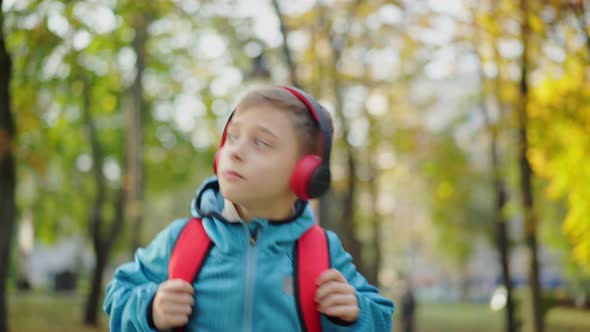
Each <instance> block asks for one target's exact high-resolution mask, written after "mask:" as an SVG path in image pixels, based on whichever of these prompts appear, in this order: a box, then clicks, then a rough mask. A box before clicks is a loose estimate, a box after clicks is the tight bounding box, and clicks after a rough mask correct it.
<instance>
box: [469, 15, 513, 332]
mask: <svg viewBox="0 0 590 332" xmlns="http://www.w3.org/2000/svg"><path fill="white" fill-rule="evenodd" d="M473 16H474V17H475V13H474V15H473ZM475 31H476V35H475V40H474V45H475V50H476V54H477V57H478V59H479V70H478V74H479V79H480V89H481V92H482V97H481V105H480V106H481V107H480V109H481V112H482V116H483V118H484V122H485V125H486V129H487V132H488V134H489V138H490V147H489V150H488V153H489V159H490V161H491V163H492V178H493V180H492V186H493V189H494V194H495V195H494V225H495V237H496V248H497V249H498V253H499V254H500V268H501V270H502V281H503V283H504V287H505V288H506V310H505V312H504V313H505V314H506V318H505V324H506V326H505V331H506V332H515V331H517V328H518V327H517V324H516V319H515V310H514V309H515V308H514V294H513V290H512V276H511V272H510V239H509V236H508V229H507V227H506V222H507V220H506V217H505V216H504V208H505V207H506V203H507V202H508V194H507V189H506V184H505V182H504V180H503V178H502V165H501V161H500V149H499V147H498V136H499V128H500V125H501V121H502V118H503V115H504V112H503V111H502V109H503V107H502V100H501V99H500V98H501V97H500V95H499V93H500V88H501V81H500V80H501V79H500V74H498V75H497V76H496V78H495V86H494V88H495V98H496V104H497V107H498V114H499V115H498V117H499V119H498V120H497V122H496V124H494V123H492V119H491V116H490V114H489V110H488V106H487V105H488V104H487V101H486V96H487V94H486V88H485V82H486V78H485V74H484V71H483V61H482V57H481V55H480V52H479V43H480V41H479V27H477V26H476V27H475ZM494 55H495V61H496V63H497V65H498V66H499V65H500V63H499V61H500V56H499V53H498V50H497V48H496V47H494Z"/></svg>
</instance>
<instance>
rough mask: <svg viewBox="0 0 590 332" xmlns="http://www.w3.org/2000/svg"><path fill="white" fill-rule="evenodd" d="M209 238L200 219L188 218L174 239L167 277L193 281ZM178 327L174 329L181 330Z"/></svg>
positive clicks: (207, 251) (204, 255) (205, 254)
mask: <svg viewBox="0 0 590 332" xmlns="http://www.w3.org/2000/svg"><path fill="white" fill-rule="evenodd" d="M211 247H212V246H211V239H210V238H209V236H208V235H207V232H205V229H204V228H203V222H202V220H201V219H198V218H192V219H190V220H189V221H188V222H187V223H186V225H185V226H184V228H183V229H182V231H181V232H180V235H179V236H178V239H177V240H176V243H175V244H174V249H173V250H172V254H171V255H170V262H169V263H168V279H182V280H184V281H186V282H189V283H191V284H192V283H193V281H194V280H195V279H196V278H197V275H198V273H199V271H200V269H201V266H202V265H203V261H204V260H205V258H206V257H207V254H208V253H209V249H211ZM182 330H183V328H182V327H180V328H178V329H176V331H182Z"/></svg>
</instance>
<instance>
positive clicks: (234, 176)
mask: <svg viewBox="0 0 590 332" xmlns="http://www.w3.org/2000/svg"><path fill="white" fill-rule="evenodd" d="M221 175H222V176H223V177H224V178H225V179H226V180H230V181H231V180H238V179H242V180H243V179H244V177H243V176H242V175H241V174H240V173H238V172H236V171H232V170H226V171H223V173H221Z"/></svg>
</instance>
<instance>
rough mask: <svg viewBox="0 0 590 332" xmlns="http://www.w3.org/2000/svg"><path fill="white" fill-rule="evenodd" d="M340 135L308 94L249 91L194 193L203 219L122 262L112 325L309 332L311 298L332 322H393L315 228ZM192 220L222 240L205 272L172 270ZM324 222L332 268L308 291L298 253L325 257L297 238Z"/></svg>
mask: <svg viewBox="0 0 590 332" xmlns="http://www.w3.org/2000/svg"><path fill="white" fill-rule="evenodd" d="M332 136H333V127H332V119H331V117H330V114H329V113H328V112H327V111H326V110H325V109H324V108H323V107H321V106H320V105H319V104H318V103H317V102H316V101H315V100H314V99H313V98H312V97H311V96H309V95H307V94H306V93H305V92H303V91H301V90H299V89H294V88H290V87H274V86H273V87H264V88H259V89H255V90H253V91H251V92H250V93H248V94H247V95H246V96H245V97H244V98H243V99H242V100H241V101H240V102H239V104H238V106H237V108H236V109H235V111H234V112H233V113H232V115H231V116H230V117H229V120H228V122H227V124H226V126H225V129H224V131H223V136H222V141H221V147H220V149H219V152H218V153H217V155H216V157H215V161H214V165H215V173H216V174H217V175H218V176H219V177H217V176H213V177H210V178H208V179H206V180H205V181H204V183H203V184H202V185H201V187H200V188H199V189H198V191H197V195H196V196H195V197H194V199H193V200H192V203H191V212H192V216H193V217H194V218H196V219H182V220H177V221H175V222H173V223H171V224H170V225H169V226H168V227H167V228H166V229H164V230H163V231H162V232H161V233H160V234H158V235H157V236H156V238H155V239H154V240H153V241H152V242H151V244H150V245H149V246H148V247H147V248H145V249H143V248H141V249H138V251H137V253H136V255H135V261H134V262H130V263H127V264H124V265H122V266H120V267H119V268H118V269H117V270H116V272H115V275H114V277H113V280H112V281H111V282H110V283H109V284H108V286H107V289H106V297H105V301H104V310H105V312H106V313H107V314H108V315H109V316H110V317H109V319H110V322H109V326H110V330H111V331H113V332H119V331H124V332H128V331H157V330H160V331H163V330H168V329H171V328H176V327H181V326H184V329H185V331H216V332H222V331H228V332H236V331H252V332H263V331H280V332H290V331H302V330H304V329H306V326H308V325H307V321H305V322H304V318H303V316H304V315H307V314H310V311H309V310H304V309H302V308H308V309H309V308H311V316H313V317H316V319H317V320H315V322H316V323H317V324H318V325H320V323H321V325H320V326H321V330H322V331H335V332H336V331H342V332H344V331H362V332H371V331H380V332H390V331H391V327H392V314H393V310H394V307H393V303H392V302H391V301H390V300H389V299H386V298H384V297H382V296H381V295H380V294H379V292H378V290H377V288H375V287H374V286H371V285H370V284H368V282H367V281H366V279H365V278H364V277H363V276H362V275H361V274H360V273H359V272H357V271H356V268H355V266H354V265H353V262H352V258H351V256H350V254H348V253H347V252H346V251H345V250H344V249H343V248H342V245H341V243H340V240H339V239H338V237H337V236H336V235H335V234H334V233H333V232H330V231H325V232H324V231H323V230H321V229H319V228H318V226H315V223H314V219H315V218H314V215H313V212H312V209H311V207H310V206H309V204H308V200H309V199H310V198H316V197H319V196H321V195H322V194H323V193H324V192H325V191H326V190H327V189H328V188H329V186H330V173H329V171H330V169H329V158H330V150H331V146H332V145H331V142H332ZM189 223H192V224H191V225H202V226H201V228H200V230H202V229H204V232H206V236H207V237H208V238H209V239H210V240H211V243H212V246H211V247H210V249H209V251H208V252H207V253H206V255H207V256H206V257H207V259H205V260H204V263H203V265H202V267H201V268H200V270H199V272H198V274H197V276H196V278H195V279H194V280H191V281H190V282H187V281H185V280H184V279H169V270H168V268H169V262H170V260H171V256H172V257H173V258H174V257H175V256H174V255H172V253H173V249H175V244H177V243H179V242H180V241H179V240H178V239H179V237H180V236H182V235H184V234H187V233H181V232H182V231H183V229H185V227H187V225H189ZM312 230H316V231H318V230H319V232H320V233H318V232H316V233H315V234H320V236H319V237H315V239H318V238H319V239H323V240H321V241H323V242H322V243H324V244H328V245H327V246H323V247H321V248H317V249H322V250H324V253H325V254H324V257H326V258H328V259H329V266H328V267H327V268H326V269H325V270H323V272H321V273H319V274H318V277H317V278H314V280H303V281H304V282H307V283H306V285H307V286H305V287H307V288H306V289H309V290H312V292H311V293H306V294H307V295H311V296H306V297H304V296H303V293H301V292H302V291H303V290H302V289H299V287H298V285H299V282H301V280H297V279H298V278H297V276H298V275H299V273H301V270H306V269H308V265H305V264H303V265H302V266H300V269H299V268H298V267H297V266H298V265H296V264H294V262H296V261H298V259H303V261H304V262H308V263H309V265H314V264H315V262H314V261H313V260H314V259H315V257H316V254H317V252H312V250H307V251H304V252H303V253H302V254H301V251H298V250H299V249H298V248H299V247H297V245H298V244H299V243H301V242H300V240H301V241H303V240H302V236H303V235H305V234H309V233H308V232H310V231H312ZM199 234H202V233H199ZM308 238H309V237H308ZM183 243H185V242H183ZM308 243H309V242H308ZM193 244H194V245H196V244H195V243H193ZM304 247H305V246H304ZM307 248H308V249H309V247H307ZM302 250H303V249H302ZM320 251H321V250H320ZM174 253H176V252H174ZM300 255H305V256H306V257H300ZM310 258H312V259H310ZM328 259H326V261H328ZM173 261H174V260H173ZM183 263H184V262H181V265H184V266H185V267H186V266H190V262H188V261H187V262H186V264H183ZM301 301H303V302H304V303H303V305H302V303H301ZM310 304H311V306H310ZM318 312H319V313H318ZM305 317H309V316H305ZM316 326H317V325H316ZM313 330H314V331H315V330H316V329H313ZM318 330H319V329H318Z"/></svg>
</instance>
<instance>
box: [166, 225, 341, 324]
mask: <svg viewBox="0 0 590 332" xmlns="http://www.w3.org/2000/svg"><path fill="white" fill-rule="evenodd" d="M212 247H213V244H212V242H211V239H210V238H209V236H208V235H207V233H206V232H205V229H204V228H203V223H202V220H201V219H199V218H192V219H191V220H189V221H188V223H187V224H186V226H185V227H184V229H183V230H182V231H181V233H180V235H179V236H178V239H177V240H176V243H175V245H174V249H173V251H172V255H171V256H170V262H169V264H168V276H169V279H183V280H185V281H187V282H189V283H192V282H193V281H194V280H196V279H197V276H198V274H199V271H200V269H201V266H202V264H203V262H204V260H205V258H206V257H207V255H208V253H209V250H211V248H212ZM329 268H330V250H329V241H328V236H327V233H326V232H325V231H324V230H323V229H322V228H321V227H320V226H318V225H317V224H314V225H313V226H312V227H311V228H310V229H309V230H307V231H306V232H305V233H304V234H303V235H302V236H301V237H300V238H299V239H298V240H297V242H296V244H295V249H294V251H293V277H294V278H293V286H294V287H293V289H294V293H295V294H294V296H295V303H296V306H297V314H298V316H299V322H300V324H301V329H302V331H304V332H321V325H320V313H319V311H317V310H316V303H315V300H314V297H315V293H316V290H317V285H316V284H315V281H316V279H317V278H318V276H319V275H320V274H321V273H322V272H324V271H325V270H327V269H329ZM176 331H178V332H182V331H183V327H179V328H177V329H176Z"/></svg>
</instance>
